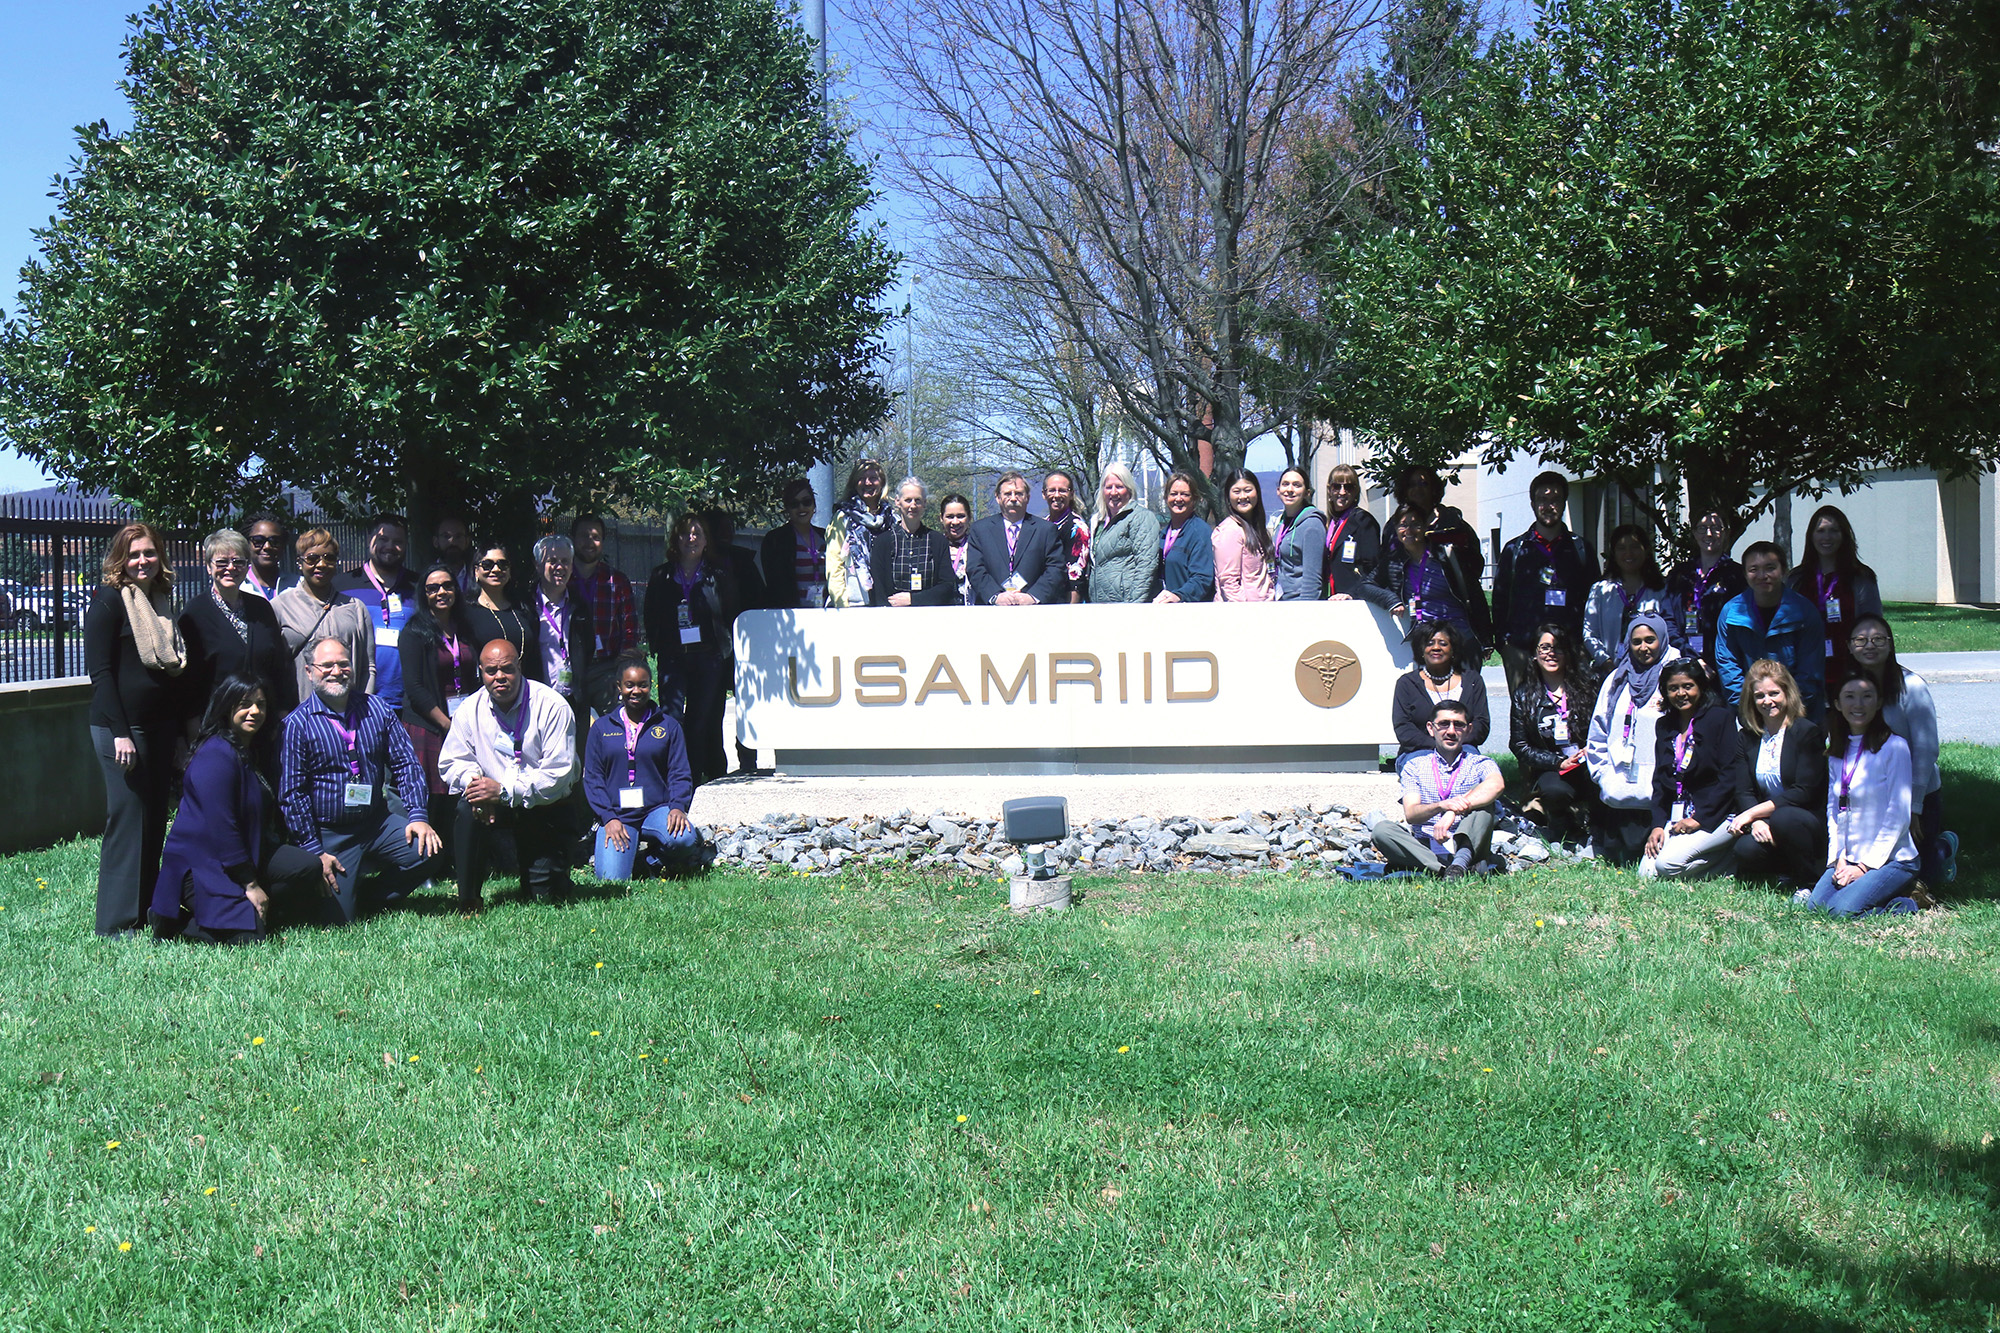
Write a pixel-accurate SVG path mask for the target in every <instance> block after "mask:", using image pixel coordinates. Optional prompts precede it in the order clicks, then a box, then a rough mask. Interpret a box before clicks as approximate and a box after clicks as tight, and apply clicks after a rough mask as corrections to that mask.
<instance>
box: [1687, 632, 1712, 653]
mask: <svg viewBox="0 0 2000 1333" xmlns="http://www.w3.org/2000/svg"><path fill="white" fill-rule="evenodd" d="M1707 646H1708V641H1707V640H1706V639H1704V638H1702V637H1701V635H1699V634H1690V635H1688V647H1689V648H1692V649H1693V650H1694V652H1695V655H1696V656H1700V654H1701V652H1702V650H1703V649H1704V648H1706V647H1707Z"/></svg>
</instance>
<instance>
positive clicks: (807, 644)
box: [725, 611, 865, 780]
mask: <svg viewBox="0 0 2000 1333" xmlns="http://www.w3.org/2000/svg"><path fill="white" fill-rule="evenodd" d="M802 614H803V613H801V612H797V611H746V612H744V613H743V614H742V615H741V616H739V617H738V630H737V638H736V646H737V652H736V671H735V690H736V708H737V717H738V718H739V719H740V718H741V717H742V716H743V712H744V710H745V707H746V705H747V704H750V703H752V702H754V701H758V700H770V701H772V702H774V703H777V704H779V705H783V704H784V703H785V702H786V701H787V699H788V697H789V696H790V694H791V692H792V688H793V683H794V682H793V679H792V671H793V663H794V662H796V663H797V671H798V680H797V687H798V692H799V693H800V694H801V695H804V696H807V697H817V696H823V695H826V694H828V693H829V692H831V693H833V694H834V696H835V698H836V699H837V698H838V694H839V689H840V687H843V686H844V685H845V684H846V682H845V681H844V680H836V679H834V671H833V668H832V666H831V664H830V663H826V662H822V661H821V660H820V659H819V655H818V654H817V652H816V651H815V649H814V648H813V645H812V643H811V641H810V640H809V639H808V638H807V636H806V634H805V632H804V631H803V630H802V629H801V628H800V625H799V618H800V616H801V615H802ZM864 614H865V613H864ZM753 616H754V617H757V618H758V624H759V625H760V627H763V626H764V618H766V617H768V618H769V625H768V628H763V632H760V633H759V635H758V636H757V642H758V644H759V646H760V647H761V648H762V649H763V651H762V652H760V653H759V654H757V655H755V656H754V657H753V656H752V655H751V654H748V653H745V652H743V651H742V646H743V644H744V642H745V641H746V639H747V638H748V636H747V635H746V634H744V633H743V631H744V630H745V629H747V628H748V626H747V625H745V624H744V623H743V622H745V621H749V620H750V619H751V617H753ZM829 702H831V701H829ZM740 738H741V737H740V722H739V735H738V736H733V737H731V738H730V741H731V743H732V744H734V743H735V742H736V741H737V740H739V739H740ZM758 748H759V749H770V748H774V747H772V746H771V743H770V741H769V739H768V738H764V737H760V738H759V739H758ZM725 780H726V779H725Z"/></svg>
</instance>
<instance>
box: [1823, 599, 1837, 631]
mask: <svg viewBox="0 0 2000 1333" xmlns="http://www.w3.org/2000/svg"><path fill="white" fill-rule="evenodd" d="M1826 623H1827V624H1829V625H1838V624H1839V623H1840V599H1839V598H1838V597H1829V598H1827V599H1826Z"/></svg>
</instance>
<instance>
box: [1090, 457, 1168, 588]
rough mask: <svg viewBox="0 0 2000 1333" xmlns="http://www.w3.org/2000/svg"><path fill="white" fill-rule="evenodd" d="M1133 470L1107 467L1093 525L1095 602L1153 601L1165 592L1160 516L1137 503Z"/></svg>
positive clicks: (1091, 542)
mask: <svg viewBox="0 0 2000 1333" xmlns="http://www.w3.org/2000/svg"><path fill="white" fill-rule="evenodd" d="M1138 491H1139V483H1138V481H1137V479H1135V478H1134V477H1133V476H1132V469H1131V468H1129V467H1127V466H1125V464H1123V463H1113V464H1111V465H1110V466H1109V467H1107V468H1105V469H1104V481H1103V483H1102V487H1101V489H1100V490H1099V491H1098V499H1097V518H1096V520H1095V521H1094V522H1092V523H1091V525H1090V600H1091V601H1092V602H1150V601H1152V600H1153V595H1154V594H1155V593H1157V592H1159V590H1160V518H1159V515H1157V514H1155V513H1154V512H1153V511H1152V510H1150V509H1148V508H1146V507H1145V506H1144V505H1142V504H1139V503H1138V498H1139V495H1138Z"/></svg>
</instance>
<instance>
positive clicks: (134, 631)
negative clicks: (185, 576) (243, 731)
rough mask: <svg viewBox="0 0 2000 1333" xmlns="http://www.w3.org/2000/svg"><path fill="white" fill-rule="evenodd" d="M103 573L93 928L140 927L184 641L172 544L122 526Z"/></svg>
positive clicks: (98, 617)
mask: <svg viewBox="0 0 2000 1333" xmlns="http://www.w3.org/2000/svg"><path fill="white" fill-rule="evenodd" d="M103 576H104V582H103V585H102V586H101V587H99V588H98V589H97V591H96V593H94V594H93V595H92V596H91V599H90V610H89V611H87V612H85V613H84V617H83V661H84V669H85V670H86V671H88V672H89V673H90V687H91V688H90V743H91V747H92V748H93V749H94V750H96V752H97V762H98V767H99V768H100V769H102V770H103V773H104V807H105V810H104V814H105V819H104V841H103V845H102V848H101V850H100V851H99V853H98V858H97V933H98V934H100V935H134V934H137V933H138V930H139V927H140V926H141V925H142V924H143V923H144V922H145V919H146V904H147V903H149V902H151V901H152V898H153V887H154V884H155V882H156V881H157V880H158V879H159V877H160V850H161V848H162V847H163V846H164V845H165V844H166V840H167V795H168V792H169V790H170V788H171V785H172V782H173V774H174V745H175V740H176V736H177V734H178V732H179V730H180V721H181V718H180V699H181V695H180V680H179V678H180V676H181V675H182V674H183V673H184V672H185V671H186V669H187V643H186V641H185V640H184V639H183V638H182V637H181V631H180V626H179V625H177V624H175V622H174V615H173V602H172V600H171V596H170V594H171V593H172V591H173V586H174V578H173V574H172V573H171V572H170V571H169V570H168V568H167V562H166V543H165V542H163V541H161V540H160V535H159V534H158V533H157V532H155V531H153V529H152V528H150V527H148V526H147V525H146V524H144V523H127V524H126V525H125V526H124V527H122V528H120V529H119V530H118V532H117V533H116V535H114V536H113V537H112V538H111V544H110V545H109V546H107V547H106V548H105V551H104V564H103Z"/></svg>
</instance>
